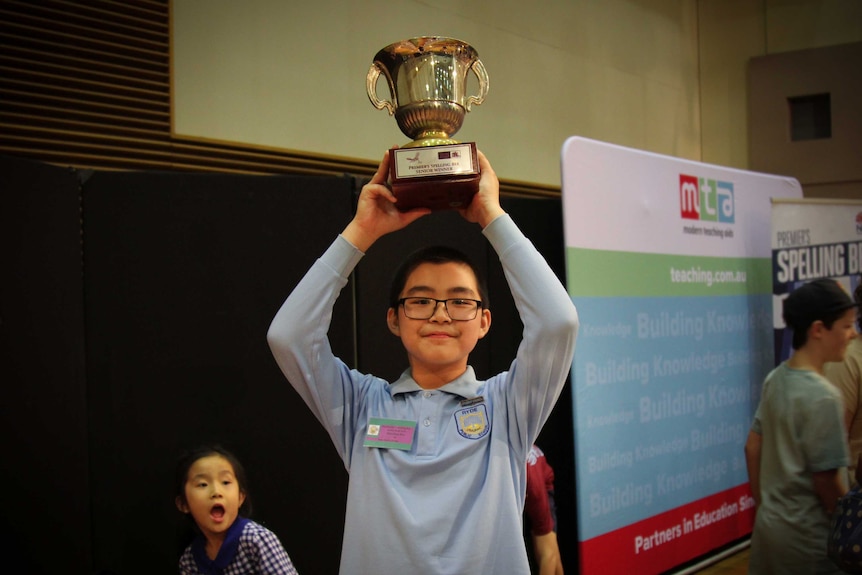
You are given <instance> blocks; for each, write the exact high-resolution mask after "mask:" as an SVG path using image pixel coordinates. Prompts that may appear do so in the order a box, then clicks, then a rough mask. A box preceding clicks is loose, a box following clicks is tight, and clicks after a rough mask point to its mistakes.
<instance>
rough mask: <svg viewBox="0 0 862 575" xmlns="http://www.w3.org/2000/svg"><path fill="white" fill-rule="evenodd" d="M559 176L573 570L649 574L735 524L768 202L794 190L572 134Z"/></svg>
mask: <svg viewBox="0 0 862 575" xmlns="http://www.w3.org/2000/svg"><path fill="white" fill-rule="evenodd" d="M562 182H563V213H564V226H565V241H566V260H567V261H566V264H567V283H568V289H569V292H570V295H571V297H572V300H573V301H574V302H575V304H576V305H577V308H578V312H579V315H580V319H581V329H580V333H579V335H578V344H577V349H576V352H575V359H574V363H573V366H572V381H573V386H572V389H573V394H574V397H573V401H574V418H575V424H574V428H575V429H574V434H575V456H576V473H577V474H576V477H577V485H576V489H577V503H578V530H579V533H578V539H579V542H580V559H581V572H582V573H584V574H586V575H590V574H594V573H639V574H649V573H661V572H663V571H666V570H668V569H672V568H674V567H675V566H677V565H680V564H682V563H685V562H686V561H690V560H692V559H695V558H697V557H700V556H702V555H706V554H708V553H710V552H711V551H713V550H715V549H717V548H718V547H721V546H722V545H724V544H726V543H729V542H732V541H734V540H736V539H739V538H743V537H745V536H746V535H748V534H749V533H750V532H751V526H752V521H753V506H754V501H753V499H752V498H751V495H750V490H749V488H748V476H747V472H746V469H745V461H744V456H743V445H744V443H745V438H746V435H747V433H748V429H749V426H750V423H751V416H752V414H753V412H754V408H755V406H756V404H755V403H754V402H755V401H756V398H757V397H759V389H760V385H761V383H762V381H763V378H764V377H765V375H766V374H767V373H768V371H769V370H770V369H771V368H772V367H773V365H774V358H773V345H772V341H773V317H772V253H771V242H770V237H769V234H770V219H771V201H770V200H771V198H776V197H785V198H799V197H801V196H802V190H801V188H800V185H799V183H798V182H797V181H796V180H794V179H792V178H784V177H777V176H770V175H764V174H758V173H752V172H746V171H741V170H735V169H730V168H723V167H720V166H714V165H709V164H703V163H698V162H693V161H687V160H681V159H678V158H672V157H667V156H662V155H658V154H653V153H648V152H642V151H638V150H633V149H628V148H623V147H620V146H614V145H610V144H605V143H602V142H597V141H592V140H588V139H584V138H571V139H569V140H567V141H566V143H565V144H564V146H563V151H562Z"/></svg>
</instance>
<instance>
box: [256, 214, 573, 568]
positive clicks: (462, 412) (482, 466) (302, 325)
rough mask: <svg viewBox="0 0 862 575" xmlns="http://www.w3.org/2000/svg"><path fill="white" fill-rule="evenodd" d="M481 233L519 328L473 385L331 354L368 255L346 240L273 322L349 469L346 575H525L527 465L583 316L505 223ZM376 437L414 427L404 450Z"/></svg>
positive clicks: (285, 367) (293, 372)
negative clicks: (432, 381) (367, 367)
mask: <svg viewBox="0 0 862 575" xmlns="http://www.w3.org/2000/svg"><path fill="white" fill-rule="evenodd" d="M483 233H484V234H485V236H486V237H487V238H488V240H489V241H490V243H491V244H492V246H493V247H494V249H495V250H496V251H497V253H498V255H499V256H500V261H501V263H502V265H503V269H504V271H505V273H506V277H507V280H508V281H509V284H510V287H511V289H512V293H513V296H514V298H515V303H516V306H517V307H518V310H519V313H520V314H521V319H522V321H523V323H524V339H523V341H522V342H521V345H520V347H519V349H518V353H517V357H516V359H515V361H514V362H513V363H512V365H511V367H510V369H509V371H507V372H504V373H501V374H498V375H496V376H494V377H492V378H490V379H488V380H486V381H477V380H476V377H475V374H474V372H473V369H472V368H469V367H468V368H467V371H466V372H465V373H464V374H462V375H461V376H460V377H459V378H457V379H456V380H454V381H452V382H450V383H448V384H446V385H444V386H443V387H441V388H439V389H434V390H424V389H422V388H420V387H419V385H418V384H417V383H416V382H415V381H414V380H413V379H412V377H411V376H410V371H409V369H408V370H407V371H405V372H404V373H403V374H402V375H401V377H400V378H399V379H398V380H397V381H395V382H394V383H392V384H390V383H389V382H387V381H385V380H383V379H380V378H378V377H374V376H371V375H365V374H361V373H359V372H357V371H355V370H351V369H349V368H348V367H347V366H346V365H345V364H344V363H343V362H342V361H341V360H339V359H338V358H336V357H334V356H333V355H332V351H331V349H330V346H329V342H328V340H327V338H326V332H327V330H328V329H329V324H330V319H331V313H332V306H333V304H334V302H335V299H336V298H337V296H338V293H339V292H340V290H341V289H342V288H343V287H344V285H345V284H346V283H347V278H348V276H349V274H350V272H351V271H352V270H353V268H354V266H355V265H356V264H357V263H358V261H359V259H360V258H361V256H362V255H363V254H362V253H361V252H359V251H358V250H357V249H356V248H355V247H353V246H352V245H350V244H349V242H347V241H346V240H344V239H343V238H341V237H339V238H338V239H336V241H335V242H334V243H333V244H332V245H331V246H330V248H329V249H328V250H327V251H326V252H325V253H324V255H323V256H321V258H320V259H319V260H318V261H317V262H316V263H315V264H314V265H313V266H312V268H311V269H310V270H309V272H308V273H307V274H306V276H305V278H304V279H303V280H302V281H301V282H300V284H299V285H297V287H296V289H295V290H294V291H293V293H292V294H291V295H290V296H289V297H288V299H287V301H286V302H285V304H284V305H283V306H282V308H281V309H280V310H279V312H278V314H277V315H276V317H275V319H274V320H273V323H272V326H271V327H270V331H269V334H268V339H269V342H270V346H271V348H272V350H273V354H274V356H275V358H276V361H277V362H278V364H279V366H280V367H281V369H282V371H283V372H284V373H285V375H286V376H287V378H288V380H289V381H290V382H291V384H292V385H293V386H294V388H295V389H296V390H297V392H298V393H299V394H300V395H301V396H302V398H303V400H304V401H305V402H306V403H307V404H308V406H309V408H310V409H311V410H312V412H313V413H314V414H315V416H316V417H317V418H318V420H319V421H320V422H321V423H322V424H323V426H324V428H325V429H326V430H327V432H328V433H329V436H330V438H331V439H332V442H333V444H334V445H335V447H336V449H337V450H338V452H339V454H340V455H341V457H342V459H343V460H344V463H345V467H346V468H347V470H348V472H349V474H350V481H349V487H348V496H347V510H346V517H345V531H344V540H343V548H342V555H341V570H340V572H341V574H342V575H348V574H357V575H359V574H361V575H369V574H380V575H386V574H390V573H392V574H394V573H434V574H453V575H455V574H458V575H463V574H465V573H483V574H494V573H499V574H505V575H513V574H519V573H523V574H529V565H528V562H527V554H526V549H525V546H524V539H523V531H522V524H521V521H522V510H523V505H524V493H525V490H526V475H525V473H526V469H525V467H526V458H527V454H528V452H529V450H530V447H531V446H532V444H533V443H534V441H535V440H536V437H537V436H538V434H539V431H540V430H541V427H542V425H544V423H545V421H546V420H547V418H548V416H549V415H550V412H551V409H552V408H553V406H554V404H555V403H556V401H557V399H558V397H559V394H560V392H561V391H562V387H563V385H564V383H565V380H566V376H567V375H568V373H569V370H570V368H571V361H572V356H573V353H574V347H575V339H576V335H577V326H578V320H577V313H576V311H575V308H574V306H573V304H572V302H571V299H570V298H569V296H568V294H567V293H566V291H565V289H564V288H563V287H562V285H561V284H560V282H559V281H558V280H557V278H556V276H555V275H554V273H553V271H552V270H551V269H550V268H549V267H548V265H547V264H546V263H545V261H544V259H543V258H542V257H541V256H540V255H539V253H538V252H537V251H536V250H535V248H534V247H533V245H532V243H531V242H530V241H529V240H527V239H526V238H525V237H524V235H523V234H522V233H521V231H520V230H519V229H518V228H517V226H516V225H515V224H514V222H513V221H512V220H511V218H509V216H501V217H499V218H497V219H496V220H494V221H493V222H492V223H491V224H490V225H488V226H487V227H486V228H485V230H483ZM381 422H382V423H383V425H382V426H381V425H380V424H381ZM387 426H388V427H387ZM381 429H382V430H383V433H385V432H386V430H387V429H389V430H390V431H391V430H392V429H396V430H398V431H399V432H403V431H404V430H405V429H408V430H409V429H412V430H413V431H412V436H411V437H410V441H409V444H408V445H405V446H403V447H406V449H400V448H397V447H377V446H374V445H376V443H375V439H379V437H380V436H379V435H375V434H377V433H379V432H381ZM406 433H407V434H409V431H408V432H406ZM404 436H405V433H399V434H398V437H400V438H402V439H403V438H404ZM369 440H371V441H369ZM369 444H370V446H369Z"/></svg>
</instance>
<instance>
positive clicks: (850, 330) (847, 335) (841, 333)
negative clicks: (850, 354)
mask: <svg viewBox="0 0 862 575" xmlns="http://www.w3.org/2000/svg"><path fill="white" fill-rule="evenodd" d="M854 337H856V308H850V309H848V310H847V311H846V312H844V315H842V316H841V317H840V318H838V319H837V320H835V323H833V324H832V329H827V330H824V332H823V343H824V344H825V346H824V347H825V349H826V353H827V358H826V361H844V354H845V353H846V351H847V346H848V345H849V344H850V342H851V341H852V340H853V338H854Z"/></svg>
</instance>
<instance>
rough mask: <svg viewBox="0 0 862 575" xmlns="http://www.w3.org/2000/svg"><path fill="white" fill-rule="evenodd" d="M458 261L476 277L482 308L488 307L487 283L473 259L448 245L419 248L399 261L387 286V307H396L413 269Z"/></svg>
mask: <svg viewBox="0 0 862 575" xmlns="http://www.w3.org/2000/svg"><path fill="white" fill-rule="evenodd" d="M447 263H458V264H464V265H466V266H467V267H469V268H470V270H471V271H472V272H473V275H474V276H475V277H476V286H477V287H478V289H479V299H481V300H482V309H488V308H489V307H491V306H490V302H489V301H488V285H487V283H486V282H485V280H484V278H483V277H482V276H481V275H480V274H479V270H478V269H477V268H476V266H475V265H474V264H473V261H472V260H471V259H470V258H469V257H468V256H467V254H465V253H464V252H462V251H461V250H458V249H456V248H452V247H449V246H430V247H427V248H420V249H418V250H416V251H414V252H413V253H411V254H410V255H408V256H407V258H406V259H405V260H404V261H403V262H401V265H400V266H398V269H396V270H395V275H394V276H393V277H392V283H391V285H390V288H389V307H391V308H393V309H397V308H398V299H399V298H400V297H401V291H402V290H403V289H404V286H405V284H406V283H407V278H408V276H409V275H410V274H411V273H413V270H415V269H416V268H418V267H419V266H420V265H422V264H447Z"/></svg>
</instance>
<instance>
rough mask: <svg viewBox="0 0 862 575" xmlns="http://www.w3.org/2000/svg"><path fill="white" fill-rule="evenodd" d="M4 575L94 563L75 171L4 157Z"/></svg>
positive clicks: (0, 334)
mask: <svg viewBox="0 0 862 575" xmlns="http://www.w3.org/2000/svg"><path fill="white" fill-rule="evenodd" d="M0 198H2V205H0V382H2V390H3V398H2V400H0V438H2V439H0V442H2V443H0V451H2V453H3V472H2V474H0V477H2V479H0V485H2V487H3V492H4V493H5V494H6V497H5V501H4V504H3V506H2V508H3V511H2V523H0V553H2V555H3V557H4V559H3V569H4V570H7V569H8V570H9V572H10V573H11V572H15V573H34V574H38V573H86V572H88V571H89V569H90V565H91V545H90V520H89V494H90V490H89V485H88V475H87V424H86V391H85V378H84V331H83V330H84V316H83V295H82V293H83V292H82V283H81V238H80V202H79V192H78V181H77V178H76V175H75V172H73V171H71V170H67V169H62V168H57V167H53V166H47V165H45V164H41V163H38V162H31V161H27V160H20V159H14V158H5V157H0Z"/></svg>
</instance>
